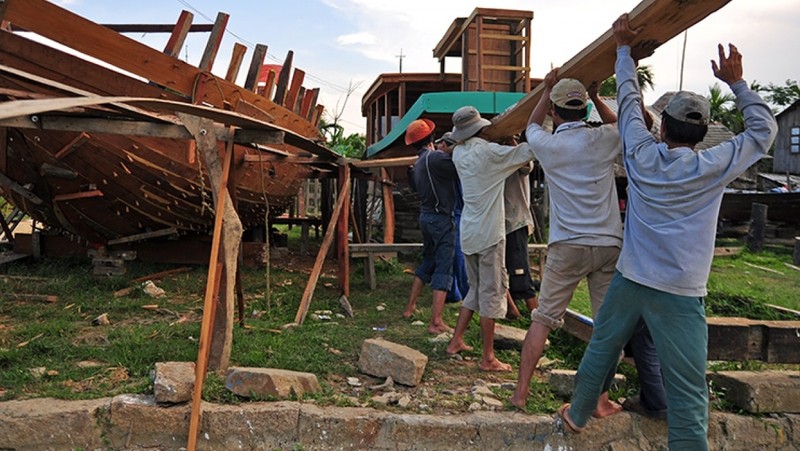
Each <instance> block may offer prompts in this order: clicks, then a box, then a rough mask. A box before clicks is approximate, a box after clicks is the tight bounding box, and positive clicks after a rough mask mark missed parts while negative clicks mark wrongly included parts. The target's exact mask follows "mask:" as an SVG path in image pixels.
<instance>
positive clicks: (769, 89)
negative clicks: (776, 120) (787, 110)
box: [760, 80, 800, 106]
mask: <svg viewBox="0 0 800 451" xmlns="http://www.w3.org/2000/svg"><path fill="white" fill-rule="evenodd" d="M760 90H761V91H763V92H765V93H766V95H765V96H764V100H766V101H767V102H769V103H771V104H773V105H778V106H789V105H791V104H793V103H795V102H796V101H797V100H798V99H800V86H798V85H797V80H786V86H778V85H776V84H774V83H770V84H768V85H767V86H766V87H762V88H761V89H760Z"/></svg>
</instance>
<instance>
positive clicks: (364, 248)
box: [349, 243, 422, 256]
mask: <svg viewBox="0 0 800 451" xmlns="http://www.w3.org/2000/svg"><path fill="white" fill-rule="evenodd" d="M349 247H350V252H351V253H352V254H351V255H353V256H356V255H359V256H361V255H364V256H366V255H367V254H370V253H377V254H381V253H388V252H413V251H419V250H422V243H350V246H349Z"/></svg>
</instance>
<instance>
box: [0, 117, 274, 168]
mask: <svg viewBox="0 0 800 451" xmlns="http://www.w3.org/2000/svg"><path fill="white" fill-rule="evenodd" d="M38 119H39V121H38V122H35V123H34V122H31V121H30V119H29V118H27V117H16V118H11V119H2V120H0V127H13V128H26V129H34V128H35V129H39V130H56V131H65V132H70V131H71V132H89V133H107V134H116V135H126V136H146V137H156V138H170V139H187V140H188V139H192V135H191V133H189V132H188V131H187V130H186V128H185V127H183V126H182V125H173V124H162V123H155V122H145V121H131V120H127V119H98V118H83V117H74V116H51V115H47V116H44V115H40V116H38ZM214 130H215V131H216V132H217V133H218V134H217V136H219V138H220V140H227V139H228V129H227V127H225V126H221V125H216V126H215V127H214ZM283 137H284V132H282V131H263V130H252V129H240V130H237V132H236V133H235V134H234V136H233V140H234V142H235V143H237V144H283V143H284V140H283ZM80 144H82V143H78V146H79V145H80ZM78 146H76V145H73V144H68V145H67V146H65V147H64V148H62V149H61V150H60V151H59V152H62V151H63V152H65V153H64V154H63V155H62V154H59V152H57V153H56V155H55V157H56V158H59V159H60V158H63V157H64V156H66V155H67V154H69V153H71V152H72V151H73V150H74V149H75V148H76V147H78Z"/></svg>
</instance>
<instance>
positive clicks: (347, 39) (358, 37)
mask: <svg viewBox="0 0 800 451" xmlns="http://www.w3.org/2000/svg"><path fill="white" fill-rule="evenodd" d="M376 41H377V38H376V37H375V35H374V34H372V33H370V32H368V31H359V32H358V33H350V34H343V35H341V36H339V37H338V38H336V43H337V44H339V45H353V44H361V45H373V44H375V42H376Z"/></svg>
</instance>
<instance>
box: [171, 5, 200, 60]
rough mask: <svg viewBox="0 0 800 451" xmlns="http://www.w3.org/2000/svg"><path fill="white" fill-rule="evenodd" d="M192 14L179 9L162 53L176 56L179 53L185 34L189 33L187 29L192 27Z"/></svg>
mask: <svg viewBox="0 0 800 451" xmlns="http://www.w3.org/2000/svg"><path fill="white" fill-rule="evenodd" d="M193 19H194V15H193V14H192V13H190V12H189V11H186V10H184V11H181V15H180V17H178V22H176V23H175V28H173V29H172V34H171V35H170V36H169V40H168V41H167V45H166V46H164V53H166V54H167V55H169V56H171V57H173V58H178V56H180V54H181V48H182V47H183V43H184V42H185V41H186V36H187V35H188V34H189V29H190V28H192V20H193Z"/></svg>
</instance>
